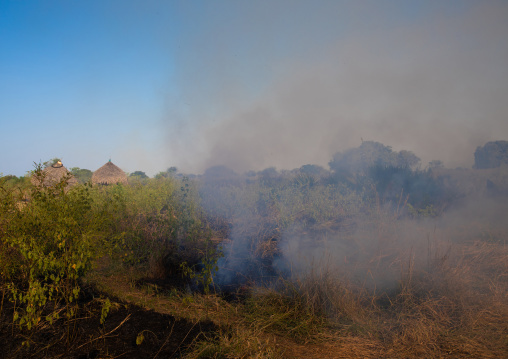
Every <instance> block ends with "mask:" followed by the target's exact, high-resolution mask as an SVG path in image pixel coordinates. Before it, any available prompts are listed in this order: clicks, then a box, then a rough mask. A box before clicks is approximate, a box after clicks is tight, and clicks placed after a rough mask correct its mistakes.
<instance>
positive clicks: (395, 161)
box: [329, 141, 420, 172]
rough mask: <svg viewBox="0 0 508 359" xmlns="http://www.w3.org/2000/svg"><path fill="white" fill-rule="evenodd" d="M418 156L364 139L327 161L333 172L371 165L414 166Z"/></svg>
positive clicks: (358, 168) (359, 169)
mask: <svg viewBox="0 0 508 359" xmlns="http://www.w3.org/2000/svg"><path fill="white" fill-rule="evenodd" d="M419 163H420V158H419V157H418V156H416V155H415V154H414V153H413V152H411V151H406V150H402V151H400V152H396V151H393V150H392V148H391V147H390V146H385V145H383V144H382V143H379V142H374V141H364V142H362V144H361V145H360V146H359V147H357V148H352V149H349V150H346V151H344V152H337V153H336V154H335V155H334V156H333V159H332V160H331V161H330V162H329V165H330V169H331V170H332V171H334V172H365V171H366V170H367V169H368V168H370V167H373V166H381V167H401V168H416V167H417V166H418V165H419Z"/></svg>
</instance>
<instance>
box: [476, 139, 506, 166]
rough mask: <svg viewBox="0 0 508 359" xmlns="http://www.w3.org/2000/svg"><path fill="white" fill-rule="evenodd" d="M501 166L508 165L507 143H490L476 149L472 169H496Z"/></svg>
mask: <svg viewBox="0 0 508 359" xmlns="http://www.w3.org/2000/svg"><path fill="white" fill-rule="evenodd" d="M502 164H508V141H491V142H487V143H486V144H485V145H484V146H479V147H477V148H476V151H475V153H474V166H473V168H476V169H486V168H496V167H500V166H501V165H502Z"/></svg>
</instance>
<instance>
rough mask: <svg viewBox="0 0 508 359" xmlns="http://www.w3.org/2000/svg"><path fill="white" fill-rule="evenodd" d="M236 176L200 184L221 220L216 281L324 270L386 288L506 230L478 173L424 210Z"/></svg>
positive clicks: (365, 286) (498, 202)
mask: <svg viewBox="0 0 508 359" xmlns="http://www.w3.org/2000/svg"><path fill="white" fill-rule="evenodd" d="M459 172H461V174H462V176H463V181H464V182H465V184H468V185H464V187H465V188H469V187H470V186H471V184H472V183H475V182H476V178H475V175H478V173H477V172H478V171H477V170H470V171H468V172H467V173H464V172H463V171H459ZM480 172H481V171H480ZM502 173H505V169H503V168H500V169H498V170H496V171H491V172H490V174H489V176H492V175H494V176H495V177H499V178H501V177H502ZM484 175H485V173H483V172H482V173H480V174H479V176H480V177H482V176H484ZM278 176H279V178H280V177H282V176H283V174H279V175H278ZM275 178H277V177H275ZM244 180H245V178H244ZM235 181H237V182H236V185H232V184H231V182H229V184H227V182H223V185H222V186H219V187H218V186H217V183H215V184H214V186H212V187H209V188H207V190H209V191H210V192H209V193H208V194H207V193H205V192H202V195H203V196H204V198H207V202H206V203H205V209H206V210H207V211H209V212H210V213H211V212H214V213H215V214H217V213H220V216H221V217H222V218H223V219H224V220H225V222H226V224H227V227H228V229H229V230H228V231H227V238H228V240H227V241H225V242H224V243H223V244H222V248H221V249H222V251H223V253H224V257H223V258H221V259H220V260H219V263H218V264H219V268H220V269H219V271H218V272H217V273H216V276H215V283H216V284H217V286H218V289H219V290H224V291H235V290H237V289H238V288H239V287H240V286H243V285H246V284H247V285H260V286H268V287H270V286H272V285H274V284H275V283H277V282H278V281H279V280H280V279H281V278H282V279H286V280H289V281H302V280H305V279H308V278H309V277H312V278H314V279H316V278H317V279H319V278H324V277H329V276H333V277H334V278H335V280H336V281H337V282H336V283H350V284H351V285H353V286H355V287H356V288H361V289H362V290H366V291H368V292H369V293H375V294H381V293H393V292H397V291H398V290H400V287H401V283H404V282H407V281H408V280H412V279H413V277H414V278H416V277H419V278H424V277H425V278H428V277H433V278H434V279H433V280H437V279H436V278H439V274H438V273H439V271H443V270H445V269H447V270H450V271H451V272H453V271H456V270H457V268H459V267H460V268H462V267H468V268H469V267H471V268H473V267H472V266H473V265H474V263H470V264H468V263H469V262H470V261H475V260H478V258H476V257H474V256H472V255H471V254H470V251H471V249H472V248H473V249H474V248H480V247H481V246H483V245H484V243H487V245H489V243H490V244H493V245H498V244H499V243H501V242H502V241H506V233H508V225H507V224H506V221H505V216H506V213H508V205H507V204H506V203H507V202H506V196H493V195H492V194H491V193H489V192H488V191H486V190H485V188H484V187H485V183H486V181H485V180H483V181H482V183H483V184H481V185H479V187H478V188H477V189H476V190H475V191H474V192H468V194H467V195H463V196H458V197H456V198H454V199H453V200H452V201H451V202H450V203H449V205H448V206H447V207H446V209H445V210H443V211H442V212H441V213H433V214H432V212H428V213H427V214H424V215H418V214H417V213H416V212H414V209H410V208H409V205H408V204H407V203H406V200H407V198H406V200H404V199H403V200H402V201H400V202H398V203H393V202H385V203H377V204H376V203H375V202H370V203H366V202H364V200H362V199H360V198H359V197H361V194H360V193H354V192H351V191H345V190H344V189H342V190H341V189H340V188H341V187H340V186H339V187H335V188H334V189H333V192H334V193H336V192H341V193H340V194H339V195H336V197H335V198H332V199H331V200H330V197H331V193H332V192H327V191H324V188H325V187H326V186H323V187H320V188H319V189H317V187H319V185H318V186H316V188H315V190H309V189H308V188H307V189H306V188H302V187H298V188H297V187H292V188H287V187H286V188H282V187H277V186H271V187H266V188H262V186H259V185H258V184H255V182H252V183H251V185H250V186H252V187H249V185H246V184H245V182H242V181H241V180H240V181H239V178H238V177H237V178H235ZM238 181H239V182H238ZM251 181H252V180H251ZM224 183H226V184H224ZM274 183H277V182H276V181H275V182H274ZM504 186H508V185H507V184H506V183H505V184H504ZM289 187H291V186H289ZM204 188H205V187H203V188H202V190H203V189H204ZM304 197H306V198H313V200H312V201H313V202H314V204H313V203H312V202H307V203H306V204H305V205H304V204H303V202H300V201H301V199H303V198H304ZM326 199H328V200H330V202H326ZM452 202H453V203H452ZM313 205H315V207H312V206H313ZM334 207H335V209H336V212H333V213H329V214H327V216H328V217H326V218H325V217H322V218H325V219H326V220H315V219H312V218H309V217H312V216H314V217H313V218H318V216H316V215H315V214H313V212H314V211H315V210H318V209H321V210H324V211H331V210H332V209H333V208H334ZM226 209H227V210H226ZM422 213H423V212H422ZM215 218H216V217H215ZM468 253H469V254H468ZM482 256H485V255H482ZM473 257H474V258H473ZM480 257H481V256H480ZM484 269H485V268H481V270H484ZM477 270H478V269H477ZM485 270H487V269H485ZM488 270H489V271H490V270H491V269H488ZM494 271H496V270H494ZM497 271H503V268H501V267H499V268H498V269H497Z"/></svg>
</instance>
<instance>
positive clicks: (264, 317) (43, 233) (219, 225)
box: [0, 168, 508, 358]
mask: <svg viewBox="0 0 508 359" xmlns="http://www.w3.org/2000/svg"><path fill="white" fill-rule="evenodd" d="M34 172H35V175H36V176H37V175H41V169H40V168H37V169H36V170H35V171H34ZM487 181H488V182H487ZM65 184H66V183H65V179H64V180H63V181H62V182H61V183H60V184H59V185H57V186H55V187H50V188H48V187H34V186H31V185H29V184H28V183H25V184H22V183H15V184H13V183H11V182H9V181H8V180H7V179H6V178H1V179H0V187H1V190H0V196H1V206H0V215H1V217H0V275H1V278H0V290H1V292H2V294H1V295H2V300H1V306H0V315H1V317H0V338H1V339H0V343H1V344H0V346H1V347H2V348H4V349H3V350H2V353H0V356H2V355H3V356H5V357H9V358H26V357H35V358H69V357H73V358H74V357H76V358H116V357H122V358H139V357H146V358H150V357H151V358H155V357H159V358H166V357H167V358H170V357H182V358H299V357H300V358H502V357H507V356H508V243H507V239H508V225H507V223H508V222H506V214H507V213H508V211H507V209H508V208H507V207H508V205H507V204H506V202H508V201H506V199H507V198H508V197H507V196H506V194H507V193H508V192H507V193H505V192H506V191H505V189H506V188H507V187H508V183H507V182H506V169H505V168H500V169H494V170H447V169H439V170H434V171H431V170H428V171H411V170H407V169H395V168H388V169H384V170H383V169H379V168H378V169H374V170H371V171H370V172H368V173H365V174H363V175H358V174H356V175H350V174H337V173H329V172H326V173H306V172H303V171H285V172H277V171H275V170H271V171H263V172H259V173H250V174H248V175H233V174H231V173H228V174H225V175H220V173H217V172H216V173H215V174H214V175H213V176H211V175H210V174H209V175H208V176H207V175H206V174H205V175H204V176H200V177H191V178H189V177H186V176H183V175H177V174H172V175H171V176H169V175H168V176H165V177H164V176H159V177H158V178H154V179H143V180H136V181H132V182H131V183H130V185H129V186H121V185H116V186H107V187H97V186H91V185H90V184H85V185H77V186H74V187H73V188H71V189H67V188H66V187H65ZM487 184H489V185H487Z"/></svg>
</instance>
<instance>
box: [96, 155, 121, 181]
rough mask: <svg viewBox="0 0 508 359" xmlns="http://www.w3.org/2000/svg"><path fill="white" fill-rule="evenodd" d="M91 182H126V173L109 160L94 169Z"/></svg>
mask: <svg viewBox="0 0 508 359" xmlns="http://www.w3.org/2000/svg"><path fill="white" fill-rule="evenodd" d="M92 183H94V184H102V185H109V184H116V183H121V184H124V185H126V184H128V182H127V175H126V174H125V172H124V171H122V170H121V169H120V168H119V167H118V166H116V165H114V164H113V162H111V160H109V161H108V162H106V164H105V165H104V166H102V167H101V168H99V169H98V170H97V171H95V172H94V173H93V175H92Z"/></svg>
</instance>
